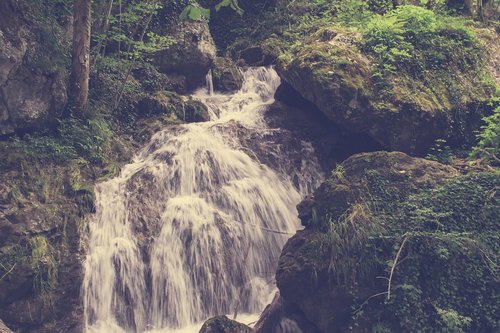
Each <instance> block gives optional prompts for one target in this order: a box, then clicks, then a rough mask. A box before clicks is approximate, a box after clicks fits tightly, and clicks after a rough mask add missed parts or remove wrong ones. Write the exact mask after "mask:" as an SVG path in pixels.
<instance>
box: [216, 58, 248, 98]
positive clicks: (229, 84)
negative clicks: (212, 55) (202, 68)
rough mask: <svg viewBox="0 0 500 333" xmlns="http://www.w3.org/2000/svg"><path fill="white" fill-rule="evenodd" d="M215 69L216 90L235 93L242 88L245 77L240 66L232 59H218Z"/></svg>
mask: <svg viewBox="0 0 500 333" xmlns="http://www.w3.org/2000/svg"><path fill="white" fill-rule="evenodd" d="M214 65H215V66H214V69H213V81H214V89H215V90H217V91H222V92H233V91H237V90H239V89H240V88H241V86H242V84H243V75H242V74H241V71H240V69H239V67H238V66H236V65H235V64H234V63H233V62H232V61H231V60H230V59H227V58H216V59H215V64H214Z"/></svg>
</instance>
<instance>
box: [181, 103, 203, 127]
mask: <svg viewBox="0 0 500 333" xmlns="http://www.w3.org/2000/svg"><path fill="white" fill-rule="evenodd" d="M180 111H181V110H177V116H178V117H179V118H180V119H181V120H184V121H186V122H188V123H197V122H202V121H208V120H210V113H209V112H208V108H207V106H206V105H205V104H203V103H201V102H200V101H197V100H188V101H187V102H186V104H185V105H184V106H183V109H182V113H181V112H180Z"/></svg>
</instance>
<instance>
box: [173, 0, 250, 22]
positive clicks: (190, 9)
mask: <svg viewBox="0 0 500 333" xmlns="http://www.w3.org/2000/svg"><path fill="white" fill-rule="evenodd" d="M224 7H229V8H231V9H232V10H234V11H235V12H236V13H237V14H238V15H240V16H241V15H243V9H241V7H240V6H239V5H238V0H222V1H221V2H219V3H218V4H217V5H215V11H216V12H218V11H219V10H221V9H222V8H224ZM179 19H180V20H181V21H186V20H191V21H201V20H207V21H208V20H210V9H209V8H205V7H202V6H201V5H200V4H198V3H193V4H189V5H187V6H186V8H184V10H183V11H182V13H181V14H180V15H179Z"/></svg>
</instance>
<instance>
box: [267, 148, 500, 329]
mask: <svg viewBox="0 0 500 333" xmlns="http://www.w3.org/2000/svg"><path fill="white" fill-rule="evenodd" d="M499 186H500V175H499V174H498V173H478V174H468V175H459V173H458V172H457V171H456V170H454V169H453V168H452V167H449V166H444V165H441V164H439V163H436V162H432V161H427V160H423V159H418V158H411V157H409V156H407V155H405V154H403V153H383V152H379V153H366V154H360V155H355V156H353V157H351V158H349V159H348V160H346V161H345V162H344V163H343V164H341V165H340V166H339V167H338V168H336V169H335V170H334V171H333V172H332V176H331V177H330V178H329V179H328V180H327V181H326V182H325V183H324V184H323V185H322V186H321V187H320V188H319V189H318V190H317V191H316V193H315V195H314V199H309V200H308V202H306V203H304V204H302V212H301V214H300V215H301V216H302V217H303V223H304V224H306V225H307V227H306V229H305V230H304V231H300V232H298V233H297V234H296V235H295V236H294V237H292V238H291V239H290V240H289V242H288V243H287V244H286V246H285V248H284V250H283V253H282V256H281V258H280V261H279V267H278V270H277V274H276V278H277V283H278V287H279V289H280V292H281V296H282V298H283V299H284V300H285V302H288V303H289V304H291V305H293V306H296V307H297V309H298V310H297V311H298V312H300V314H301V315H302V316H304V317H305V318H306V319H307V320H308V321H310V322H312V323H314V324H315V326H316V327H317V329H318V330H319V331H320V332H324V333H327V332H328V333H337V332H360V333H361V332H471V333H472V332H475V333H476V332H484V333H486V332H496V331H498V330H499V328H500V326H499V320H498V318H499V316H498V314H499V307H498V304H499V295H498V290H499V287H500V284H499V280H498V275H497V274H498V271H497V267H498V259H499V258H498V253H499V244H500V242H499V239H500V233H499V230H500V228H499V227H500V220H499V218H498V216H500V200H499V197H498V194H497V190H498V188H499Z"/></svg>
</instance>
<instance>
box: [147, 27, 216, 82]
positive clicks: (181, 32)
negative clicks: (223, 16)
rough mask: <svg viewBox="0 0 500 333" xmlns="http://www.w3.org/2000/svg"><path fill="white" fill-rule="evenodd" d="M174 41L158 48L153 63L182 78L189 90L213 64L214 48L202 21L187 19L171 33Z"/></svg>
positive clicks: (202, 79) (164, 71) (166, 72)
mask: <svg viewBox="0 0 500 333" xmlns="http://www.w3.org/2000/svg"><path fill="white" fill-rule="evenodd" d="M172 34H173V36H175V37H174V39H175V40H176V42H175V43H174V44H173V45H171V46H170V47H168V48H166V49H163V50H160V51H158V52H157V53H156V54H155V55H154V56H153V63H154V64H155V65H156V66H158V68H159V69H160V71H161V72H163V73H165V74H177V75H182V76H184V77H185V78H186V86H187V88H188V89H189V90H193V89H195V88H197V87H199V86H201V85H202V84H204V83H205V76H206V75H207V73H208V71H209V69H210V68H212V67H213V63H214V60H215V55H216V48H215V44H214V41H213V39H212V36H211V35H210V31H209V29H208V24H207V23H206V22H194V21H187V22H183V23H182V24H179V25H178V26H177V27H176V28H175V29H174V31H173V32H172Z"/></svg>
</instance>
